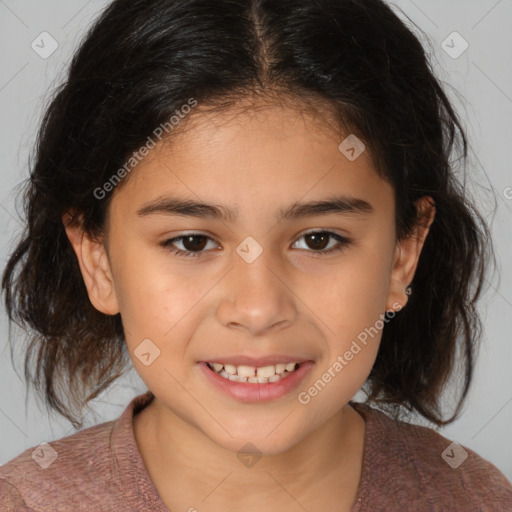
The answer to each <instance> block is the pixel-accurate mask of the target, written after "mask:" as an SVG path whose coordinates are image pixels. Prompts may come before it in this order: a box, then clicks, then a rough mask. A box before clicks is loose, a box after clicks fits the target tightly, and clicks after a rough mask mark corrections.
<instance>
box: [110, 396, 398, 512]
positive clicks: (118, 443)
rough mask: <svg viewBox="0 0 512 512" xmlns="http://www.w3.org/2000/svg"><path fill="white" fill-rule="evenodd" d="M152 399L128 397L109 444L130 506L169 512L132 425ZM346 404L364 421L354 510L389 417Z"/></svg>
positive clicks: (361, 498) (354, 511) (365, 489)
mask: <svg viewBox="0 0 512 512" xmlns="http://www.w3.org/2000/svg"><path fill="white" fill-rule="evenodd" d="M153 399H154V394H153V393H152V391H147V392H145V393H143V394H141V395H138V396H136V397H134V398H133V399H132V400H131V402H130V403H129V404H128V405H127V407H126V409H125V410H124V412H123V413H122V415H121V416H120V417H119V418H118V419H117V420H116V421H115V423H114V427H113V431H112V438H111V446H112V451H113V454H114V459H115V461H114V462H115V465H116V466H117V470H118V471H119V474H120V477H121V482H122V486H123V493H124V494H125V496H126V497H127V499H129V500H130V501H131V502H132V503H133V506H134V507H136V508H137V507H140V506H142V505H144V507H145V509H148V510H152V511H154V512H169V510H168V508H167V507H166V506H165V504H164V503H163V501H162V500H161V498H160V495H159V494H158V491H157V489H156V488H155V486H154V484H153V482H152V480H151V478H150V476H149V473H148V471H147V469H146V466H145V464H144V461H143V459H142V455H141V453H140V451H139V447H138V445H137V441H136V439H135V434H134V429H133V418H134V416H135V415H136V414H138V413H139V412H140V411H142V410H143V409H144V408H145V407H147V406H148V405H149V404H150V403H151V402H152V401H153ZM349 404H350V405H351V406H352V407H353V408H354V409H355V410H356V412H357V413H359V414H360V415H361V416H362V418H363V419H364V421H365V434H364V448H363V460H362V467H361V476H360V481H359V485H358V489H357V492H356V498H355V501H354V504H353V505H352V508H351V512H357V511H358V510H359V505H360V503H362V502H364V500H365V498H366V496H367V494H368V485H367V482H368V481H369V478H370V477H369V475H370V471H371V460H372V458H373V453H374V449H375V448H374V446H375V436H376V435H377V434H378V433H379V431H380V430H382V429H383V428H385V427H386V426H388V427H389V425H386V422H385V419H388V421H389V418H387V416H386V415H385V414H384V413H382V412H381V411H378V410H375V409H373V408H372V407H370V406H368V405H366V404H363V403H358V402H352V401H350V402H349ZM141 500H142V503H141Z"/></svg>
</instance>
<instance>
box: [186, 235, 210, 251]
mask: <svg viewBox="0 0 512 512" xmlns="http://www.w3.org/2000/svg"><path fill="white" fill-rule="evenodd" d="M198 239H202V243H201V241H199V242H198ZM205 240H206V237H205V236H203V235H189V236H186V237H185V238H183V246H184V247H185V249H186V250H187V251H194V250H201V249H203V248H204V246H205V245H206V244H205ZM191 241H192V242H191ZM187 245H188V247H187Z"/></svg>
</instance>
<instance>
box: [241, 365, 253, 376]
mask: <svg viewBox="0 0 512 512" xmlns="http://www.w3.org/2000/svg"><path fill="white" fill-rule="evenodd" d="M237 370H238V371H237V373H238V375H239V376H240V377H254V366H239V367H238V368H237Z"/></svg>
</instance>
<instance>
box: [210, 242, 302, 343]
mask: <svg viewBox="0 0 512 512" xmlns="http://www.w3.org/2000/svg"><path fill="white" fill-rule="evenodd" d="M236 252H237V254H236V255H235V257H234V261H233V268H232V270H231V272H230V273H229V275H228V276H227V278H228V280H227V283H226V287H227V288H226V289H225V294H224V297H223V299H222V303H221V305H220V306H219V309H218V315H219V320H220V321H221V322H222V323H223V324H224V325H226V326H237V327H244V328H246V329H248V330H250V331H251V332H253V333H256V332H260V331H264V330H267V329H269V328H271V327H272V326H274V325H276V324H282V325H284V324H288V323H290V322H292V321H293V319H294V316H295V314H296V309H295V305H294V301H293V294H291V292H289V290H288V288H287V286H286V285H285V284H284V283H285V282H286V281H285V279H284V275H283V276H282V277H280V276H279V273H280V270H279V269H282V265H281V264H280V262H279V261H277V260H276V259H275V258H273V251H272V250H269V249H264V248H263V247H262V246H261V245H260V244H259V243H257V242H256V241H255V240H254V239H253V238H251V237H248V238H247V239H245V240H244V241H243V242H242V243H241V244H240V245H239V246H238V247H237V249H236Z"/></svg>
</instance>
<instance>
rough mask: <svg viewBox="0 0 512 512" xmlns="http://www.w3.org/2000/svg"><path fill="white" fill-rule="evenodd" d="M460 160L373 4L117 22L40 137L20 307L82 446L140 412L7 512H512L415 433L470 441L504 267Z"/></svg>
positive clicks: (174, 2) (459, 452) (32, 459)
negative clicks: (487, 316)
mask: <svg viewBox="0 0 512 512" xmlns="http://www.w3.org/2000/svg"><path fill="white" fill-rule="evenodd" d="M456 148H458V149H460V150H461V151H462V154H463V156H464V157H465V156H466V151H467V148H466V137H465V134H464V132H463V130H462V128H461V125H460V122H459V120H458V118H457V116H456V113H455V112H454V110H453V108H452V106H451V105H450V103H449V101H448V99H447V96H446V95H445V93H444V92H443V90H442V88H441V86H440V84H439V82H438V80H437V79H436V78H435V77H434V76H433V74H432V72H431V69H430V66H429V63H428V61H427V59H426V56H425V52H424V50H423V48H422V46H421V44H420V43H419V41H418V40H417V38H416V37H415V36H414V35H413V34H412V33H411V31H410V30H409V29H408V28H406V26H405V25H404V24H403V23H402V22H401V21H400V20H399V18H398V17H397V16H396V15H395V14H394V13H393V12H392V10H391V9H390V8H389V7H388V6H387V5H386V4H385V3H384V2H382V1H381V0H364V1H363V0H317V1H312V0H309V1H308V0H280V1H279V2H273V1H269V0H218V1H216V2H212V1H211V0H188V1H183V0H160V1H156V0H116V1H115V2H112V4H111V5H110V6H109V7H108V8H107V9H106V10H105V12H104V13H103V14H102V15H101V17H100V18H99V19H98V20H97V22H96V23H95V24H94V26H93V27H92V28H91V29H90V31H89V33H88V34H87V36H86V38H85V40H84V41H83V43H82V45H81V47H80V48H79V50H78V52H77V53H76V55H75V56H74V58H73V60H72V62H71V67H70V70H69V76H68V79H67V81H66V83H65V84H64V85H63V86H62V88H61V89H60V90H59V91H58V93H57V94H56V96H55V98H54V99H53V101H52V103H51V105H50V106H49V108H48V110H47V113H46V115H45V117H44V121H43V124H42V127H41V130H40V134H39V138H38V146H37V155H36V161H35V164H34V167H33V169H32V171H31V176H30V180H29V183H28V188H27V191H26V196H25V199H26V214H27V230H26V232H25V233H24V235H23V238H22V239H21V241H20V242H19V245H18V246H17V248H16V250H15V251H14V252H13V254H12V255H11V257H10V259H9V261H8V264H7V266H6V268H5V271H4V276H3V289H4V292H5V301H6V308H7V312H8V314H9V317H10V319H11V320H16V321H17V322H19V323H22V324H23V325H24V326H25V327H27V328H30V333H31V334H30V340H29V341H30V343H29V345H28V347H27V355H26V359H25V365H26V369H27V375H29V377H30V379H29V381H30V382H32V383H33V384H34V385H35V386H36V387H37V389H38V390H39V391H40V392H42V393H43V394H44V397H45V399H46V402H47V404H48V405H49V406H50V407H51V408H53V409H54V410H56V411H58V412H59V413H61V414H63V415H64V416H65V417H66V418H68V419H69V420H70V421H71V422H73V424H74V426H75V427H77V428H79V427H80V426H81V423H80V421H79V413H80V410H81V409H82V407H83V406H85V405H86V404H87V403H88V402H89V401H91V400H92V399H93V398H95V397H96V396H97V395H98V394H99V393H100V392H101V391H103V390H105V389H107V387H108V386H109V385H110V384H111V383H113V382H114V381H115V379H117V378H118V377H119V376H120V375H122V374H123V372H124V371H126V370H127V369H128V368H129V365H130V364H133V365H134V367H135V369H136V370H137V372H138V373H139V375H140V376H141V378H142V379H143V381H144V382H145V384H147V387H148V391H147V393H145V394H143V395H140V396H137V397H136V398H134V399H133V400H132V401H131V402H130V404H129V405H128V406H127V408H126V410H125V411H124V413H123V414H122V415H121V416H120V417H119V418H118V419H117V420H116V421H111V422H107V423H103V424H101V425H97V426H94V427H92V428H88V429H85V430H82V431H80V432H78V433H76V434H74V435H72V436H69V437H65V438H63V439H60V440H57V441H54V442H51V443H49V444H48V443H42V444H41V445H39V446H37V447H33V448H31V449H29V450H26V451H25V452H23V453H22V454H21V455H19V456H18V457H16V458H15V459H13V460H12V461H10V462H8V463H7V464H5V465H4V466H2V468H0V485H1V487H0V490H1V492H0V508H1V510H2V511H14V510H16V511H20V510H22V511H38V512H39V511H41V512H42V511H55V510H59V511H68V510H73V511H78V510H83V511H92V510H94V511H97V510H105V511H126V510H143V511H165V510H173V511H189V512H192V511H200V512H203V511H205V512H206V511H220V510H228V511H234V510H245V511H249V512H252V511H259V512H262V511H263V512H266V511H274V510H286V511H291V512H293V511H301V510H302V511H304V510H306V511H309V512H316V511H320V510H336V511H375V510H399V509H402V510H420V511H424V510H457V511H468V510H493V511H503V510H510V509H511V508H512V486H511V485H510V483H509V482H508V481H507V480H506V479H505V477H504V476H503V474H502V473H500V471H499V470H498V469H497V468H496V467H494V466H493V465H492V464H491V463H489V462H487V461H485V460H484V459H482V458H481V457H480V456H478V455H477V454H476V453H475V452H473V451H471V450H470V449H469V448H465V447H462V446H460V445H458V444H456V443H452V442H451V441H450V440H448V439H446V438H444V437H442V436H441V435H439V434H438V433H436V432H435V431H434V430H432V429H430V428H426V427H422V426H416V425H413V424H410V423H408V422H405V421H402V419H400V416H401V414H400V412H417V413H419V414H420V415H422V416H423V417H424V418H425V419H427V420H429V421H430V422H432V423H433V424H434V425H438V426H439V425H445V424H447V423H449V422H450V421H453V420H454V419H455V418H456V417H457V415H458V413H459V412H460V409H461V406H462V403H463V400H464V398H465V396H466V394H467V392H468V388H469V385H470V382H471V377H472V368H473V364H474V354H475V349H476V344H477V341H478V338H479V332H480V328H481V324H480V319H479V317H478V315H477V311H476V306H475V304H476V300H477V299H478V297H479V295H480V292H481V286H482V283H483V279H484V276H485V272H486V268H487V263H488V261H489V258H490V257H491V256H492V250H491V246H490V239H489V231H488V228H487V226H486V225H485V222H484V220H483V218H482V217H481V216H480V214H479V213H478V211H477V210H476V209H475V208H474V207H473V206H472V205H471V203H470V202H469V201H468V199H467V197H466V195H465V192H464V190H463V189H462V188H461V187H460V185H459V184H458V182H457V181H456V179H455V176H454V169H453V167H452V165H451V163H450V156H451V154H452V150H454V149H456ZM32 353H35V354H36V356H37V361H36V364H35V365H34V366H32V364H31V363H30V356H31V354H32ZM127 356H129V357H127ZM460 357H462V360H460ZM130 361H131V362H130ZM458 365H459V366H460V365H462V366H463V367H464V368H465V373H464V376H463V377H464V378H463V382H462V383H461V387H460V396H459V401H458V403H457V404H455V405H456V406H455V408H454V411H453V414H452V416H451V417H448V418H446V415H445V414H444V413H443V412H442V411H441V408H440V398H441V393H442V391H443V389H444V386H445V383H446V382H447V379H448V378H449V377H450V375H451V374H452V371H453V370H454V368H455V367H456V366H458ZM32 370H33V371H32ZM360 388H363V389H364V390H365V391H366V393H367V395H368V401H367V402H366V403H357V402H355V401H353V400H352V398H353V397H354V395H355V394H356V392H357V391H358V390H359V389H360ZM371 403H373V404H374V406H375V405H377V406H380V408H379V409H377V408H376V407H372V406H371V405H370V404H371Z"/></svg>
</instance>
